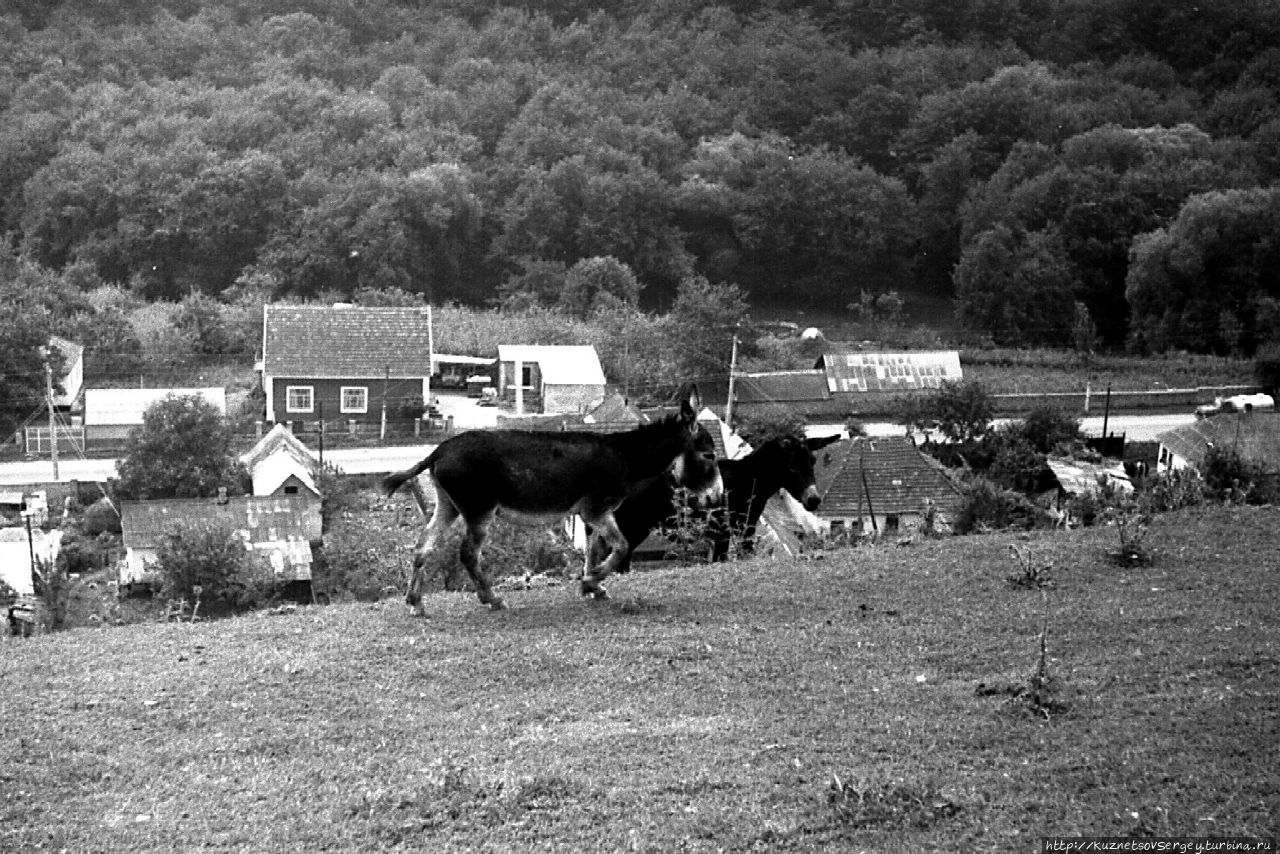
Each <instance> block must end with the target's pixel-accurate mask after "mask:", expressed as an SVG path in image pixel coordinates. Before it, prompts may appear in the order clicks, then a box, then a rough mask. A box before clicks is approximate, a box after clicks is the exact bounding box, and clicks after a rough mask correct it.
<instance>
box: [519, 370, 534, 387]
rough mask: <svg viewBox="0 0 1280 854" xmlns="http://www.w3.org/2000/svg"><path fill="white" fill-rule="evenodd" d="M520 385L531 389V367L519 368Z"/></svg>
mask: <svg viewBox="0 0 1280 854" xmlns="http://www.w3.org/2000/svg"><path fill="white" fill-rule="evenodd" d="M520 385H522V386H524V387H525V388H533V365H523V366H521V370H520Z"/></svg>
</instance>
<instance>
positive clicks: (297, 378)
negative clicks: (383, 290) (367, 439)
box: [261, 304, 432, 430]
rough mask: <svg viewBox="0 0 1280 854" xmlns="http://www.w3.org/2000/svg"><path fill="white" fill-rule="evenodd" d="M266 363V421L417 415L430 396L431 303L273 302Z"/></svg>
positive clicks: (365, 421)
mask: <svg viewBox="0 0 1280 854" xmlns="http://www.w3.org/2000/svg"><path fill="white" fill-rule="evenodd" d="M261 367H262V388H263V391H264V392H265V393H266V398H267V405H266V420H267V421H268V422H272V423H283V424H293V425H294V426H295V430H300V429H302V426H303V424H308V425H313V424H315V423H316V422H319V421H322V420H328V421H329V422H331V423H346V424H348V426H349V428H353V429H359V428H360V427H365V428H369V427H372V426H374V425H378V426H379V427H380V426H381V425H383V424H385V422H386V421H387V420H389V419H403V418H411V419H418V418H420V417H421V416H422V414H423V412H424V411H425V410H426V402H427V401H429V400H430V399H431V372H432V363H431V315H430V309H429V308H427V307H425V306H423V307H420V308H419V307H385V306H356V305H345V304H339V305H332V306H328V305H326V306H320V305H286V304H273V305H267V306H265V307H264V309H263V319H262V363H261Z"/></svg>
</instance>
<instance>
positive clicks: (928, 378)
mask: <svg viewBox="0 0 1280 854" xmlns="http://www.w3.org/2000/svg"><path fill="white" fill-rule="evenodd" d="M817 367H818V368H820V369H822V370H823V371H824V372H825V374H826V381H827V388H828V390H829V391H831V392H833V393H834V392H842V391H843V392H905V391H916V390H918V389H932V388H938V387H939V386H941V385H942V383H944V382H952V381H959V380H961V379H963V374H962V373H961V371H960V353H959V352H958V351H956V350H927V351H917V352H907V353H863V352H859V351H854V352H832V353H826V354H824V355H823V356H821V357H820V358H819V359H818V363H817Z"/></svg>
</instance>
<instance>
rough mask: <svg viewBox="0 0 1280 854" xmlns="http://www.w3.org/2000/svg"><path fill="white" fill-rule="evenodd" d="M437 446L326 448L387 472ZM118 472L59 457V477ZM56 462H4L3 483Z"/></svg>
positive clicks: (341, 458) (346, 463)
mask: <svg viewBox="0 0 1280 854" xmlns="http://www.w3.org/2000/svg"><path fill="white" fill-rule="evenodd" d="M434 449H435V445H405V446H396V447H385V448H341V449H333V450H326V451H325V453H324V461H325V462H326V463H332V464H333V465H335V466H337V467H338V468H340V469H342V470H343V471H344V472H346V473H347V474H385V473H387V472H392V471H399V470H400V469H407V468H408V467H409V466H411V465H413V464H414V463H416V462H418V460H420V459H422V458H423V457H425V456H426V455H427V454H429V453H431V452H432V450H434ZM115 476H116V461H115V460H114V459H107V460H77V459H67V458H66V457H63V458H61V459H59V460H58V480H60V481H62V482H63V483H66V482H67V481H72V480H83V481H105V480H107V479H109V478H113V477H115ZM53 479H54V478H53V465H52V464H51V463H50V462H49V461H48V460H35V461H25V462H20V463H0V486H13V485H16V484H27V483H50V482H52V481H53Z"/></svg>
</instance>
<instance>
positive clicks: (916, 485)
mask: <svg viewBox="0 0 1280 854" xmlns="http://www.w3.org/2000/svg"><path fill="white" fill-rule="evenodd" d="M814 474H815V476H816V482H817V487H818V493H819V494H820V495H821V496H822V504H821V506H819V507H818V515H819V516H833V517H849V516H859V515H871V513H872V512H873V511H874V513H875V515H877V516H880V515H884V514H886V513H920V512H922V510H923V509H924V507H925V503H926V501H928V502H932V504H933V505H934V506H935V507H937V508H938V509H939V510H944V511H948V512H954V511H955V510H956V509H957V508H958V507H959V504H960V500H961V496H960V490H959V489H958V488H957V487H956V485H955V484H954V483H952V482H951V479H950V478H949V477H947V475H946V472H945V471H944V470H943V468H942V466H941V464H940V463H938V462H937V461H936V460H933V459H931V458H930V457H929V456H927V455H926V454H923V453H921V452H920V451H919V450H918V449H917V448H916V446H915V444H914V443H913V442H912V441H911V440H910V439H908V438H907V437H905V436H886V437H882V438H874V439H870V438H864V437H859V438H857V439H849V440H845V441H841V442H837V443H835V444H834V445H828V446H827V447H826V448H823V449H822V450H820V451H818V452H817V465H816V466H815V471H814Z"/></svg>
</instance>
